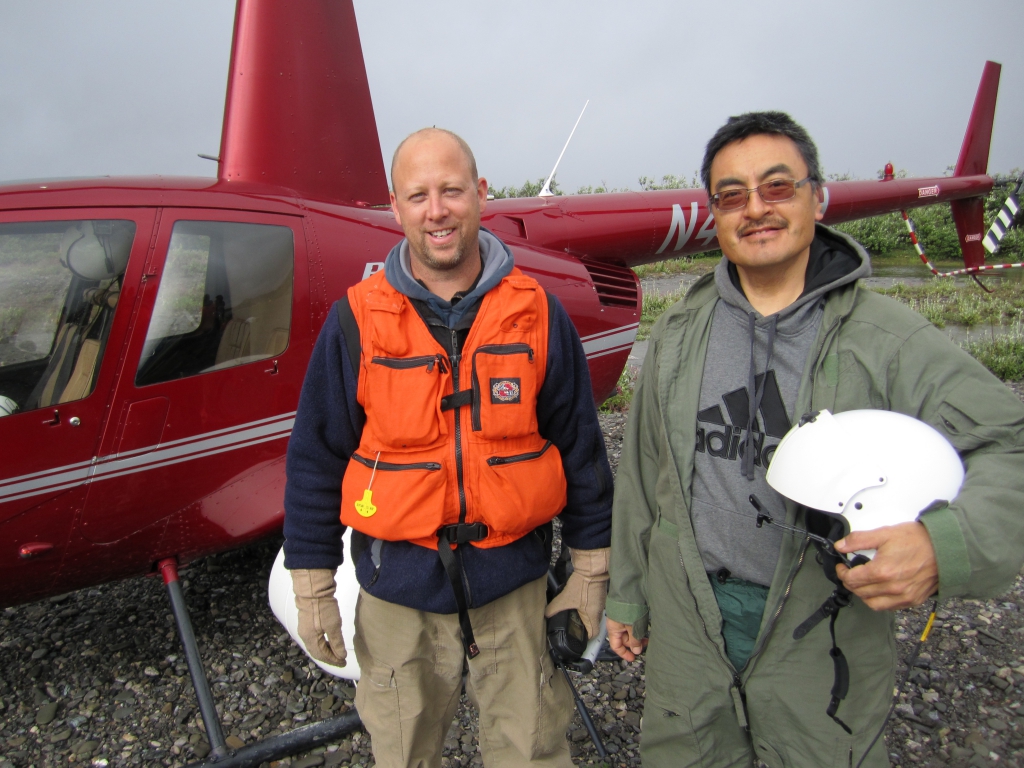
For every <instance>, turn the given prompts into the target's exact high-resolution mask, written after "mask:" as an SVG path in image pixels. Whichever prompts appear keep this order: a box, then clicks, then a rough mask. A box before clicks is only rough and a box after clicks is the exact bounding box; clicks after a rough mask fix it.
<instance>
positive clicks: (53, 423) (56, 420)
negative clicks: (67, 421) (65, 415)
mask: <svg viewBox="0 0 1024 768" xmlns="http://www.w3.org/2000/svg"><path fill="white" fill-rule="evenodd" d="M43 424H45V425H46V426H48V427H57V426H60V411H59V410H58V409H56V408H54V409H53V418H52V419H47V420H46V421H44V422H43Z"/></svg>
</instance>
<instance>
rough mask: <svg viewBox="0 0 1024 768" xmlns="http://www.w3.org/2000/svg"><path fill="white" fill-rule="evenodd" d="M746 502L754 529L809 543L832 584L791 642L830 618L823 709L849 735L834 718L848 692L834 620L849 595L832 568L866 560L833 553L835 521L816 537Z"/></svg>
mask: <svg viewBox="0 0 1024 768" xmlns="http://www.w3.org/2000/svg"><path fill="white" fill-rule="evenodd" d="M749 501H750V504H751V506H753V507H754V509H756V510H757V527H758V528H760V527H762V526H763V525H764V524H765V523H768V524H769V525H774V526H776V527H778V528H781V529H782V530H784V531H786V532H787V533H790V534H792V535H794V536H798V537H800V538H803V539H804V540H805V541H806V540H810V541H812V542H814V545H815V546H816V547H817V548H818V551H819V552H820V553H821V565H822V568H823V569H824V571H825V577H826V578H827V579H828V580H829V581H831V582H832V583H833V584H835V585H836V588H835V589H834V590H833V591H832V594H831V595H829V596H828V598H827V599H826V600H825V602H824V603H822V604H821V607H820V608H818V610H816V611H815V612H814V613H812V614H811V615H810V616H808V617H807V618H806V619H805V620H804V621H803V622H802V623H801V624H800V626H798V627H797V628H796V629H795V630H793V639H794V640H800V639H802V638H803V637H804V636H806V635H807V633H808V632H810V631H811V630H812V629H814V628H815V627H816V626H818V624H820V623H821V622H822V621H823V620H824V619H830V621H829V625H828V631H829V635H830V636H831V637H832V647H831V648H830V649H829V652H828V655H829V656H831V657H832V667H833V671H834V675H835V676H834V678H833V682H832V691H831V699H830V700H829V703H828V707H827V708H826V709H825V714H827V715H828V716H829V717H831V718H832V719H833V720H835V721H836V723H838V724H839V726H840V727H841V728H842V729H843V730H844V731H846V732H847V733H848V734H851V735H852V734H853V731H852V730H850V726H848V725H847V724H846V723H844V722H843V721H842V720H840V719H839V717H838V716H837V715H836V712H838V711H839V705H840V704H841V703H842V701H843V699H845V698H846V694H847V693H848V692H849V690H850V665H849V664H848V663H847V661H846V656H844V655H843V651H842V649H840V647H839V646H838V645H837V644H836V618H837V617H838V616H839V611H840V610H841V609H843V608H845V607H846V606H848V605H849V604H850V601H851V600H852V598H853V593H852V592H850V590H848V589H847V588H846V586H845V585H844V584H843V582H842V581H841V580H840V579H839V577H838V576H837V575H836V566H837V565H839V564H840V563H842V564H843V565H845V566H847V567H848V568H853V567H856V566H858V565H862V564H863V563H866V562H868V559H867V558H866V557H864V556H863V555H854V556H853V557H852V558H851V557H848V556H847V555H845V554H843V553H842V552H839V551H837V550H836V548H835V542H836V541H837V540H838V538H842V536H843V531H844V529H843V524H842V522H841V521H840V520H838V519H836V518H831V520H832V529H831V530H830V531H829V535H828V536H827V537H826V536H818V535H817V534H814V533H811V532H810V531H808V530H805V529H803V528H797V527H796V526H793V525H788V524H787V523H778V522H776V521H775V520H774V519H772V516H771V515H769V514H768V513H767V512H765V511H764V506H763V505H762V504H761V500H760V499H758V498H757V496H756V495H755V494H753V493H752V494H750V497H749Z"/></svg>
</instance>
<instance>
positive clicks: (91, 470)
mask: <svg viewBox="0 0 1024 768" xmlns="http://www.w3.org/2000/svg"><path fill="white" fill-rule="evenodd" d="M294 424H295V412H294V411H293V412H291V413H284V414H279V415H277V416H271V417H270V418H267V419H260V420H258V421H251V422H248V423H246V424H239V425H238V426H234V427H228V428H226V429H218V430H215V431H213V432H206V433H204V434H201V435H193V436H192V437H186V438H182V439H180V440H172V441H170V442H168V443H163V444H159V445H151V446H148V447H146V448H139V449H137V450H134V451H126V452H125V453H120V454H111V455H109V456H102V457H96V458H94V459H92V460H91V461H87V462H78V463H76V464H68V465H66V466H63V467H54V468H52V469H47V470H44V471H42V472H33V473H31V474H27V475H21V476H19V477H12V478H8V479H6V480H0V503H2V502H7V501H15V500H16V499H24V498H27V497H29V496H36V495H39V494H41V493H52V492H55V491H63V490H66V489H68V488H74V487H75V486H78V485H83V484H85V483H91V482H95V481H97V480H107V479H110V478H114V477H122V476H124V475H129V474H135V473H137V472H145V471H147V470H150V469H157V468H159V467H166V466H169V465H171V464H180V463H182V462H185V461H192V460H194V459H199V458H203V457H206V456H214V455H216V454H220V453H227V452H228V451H236V450H239V449H240V448H247V447H249V446H252V445H258V444H260V443H265V442H268V441H270V440H279V439H281V438H284V437H288V435H290V434H291V431H292V426H293V425H294Z"/></svg>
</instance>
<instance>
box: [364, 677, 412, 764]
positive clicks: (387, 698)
mask: <svg viewBox="0 0 1024 768" xmlns="http://www.w3.org/2000/svg"><path fill="white" fill-rule="evenodd" d="M355 704H356V711H358V712H359V717H360V719H361V720H362V721H363V723H364V724H365V726H366V730H367V731H369V732H370V733H376V734H377V735H378V738H376V739H373V756H374V759H375V760H376V762H378V763H381V764H383V765H403V764H404V762H405V756H404V746H403V738H402V712H401V706H400V702H399V698H398V683H397V682H396V681H395V671H394V670H393V669H392V668H391V667H389V666H387V665H386V664H381V663H379V662H377V661H374V662H373V664H371V665H370V668H369V670H366V671H365V672H364V673H363V675H362V677H361V678H360V680H359V684H358V685H357V686H356V701H355Z"/></svg>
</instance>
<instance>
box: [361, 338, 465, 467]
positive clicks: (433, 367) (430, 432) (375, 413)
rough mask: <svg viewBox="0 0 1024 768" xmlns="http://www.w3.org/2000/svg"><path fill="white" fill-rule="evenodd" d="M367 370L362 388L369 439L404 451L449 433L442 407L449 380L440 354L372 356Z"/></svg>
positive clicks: (429, 442)
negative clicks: (370, 433) (446, 383)
mask: <svg viewBox="0 0 1024 768" xmlns="http://www.w3.org/2000/svg"><path fill="white" fill-rule="evenodd" d="M365 371H366V376H365V385H364V386H360V391H361V393H362V395H363V407H364V409H365V410H366V424H367V427H366V428H367V429H369V430H371V431H372V435H373V440H372V442H374V443H376V444H377V445H379V446H380V447H381V448H385V449H387V448H391V449H402V448H409V447H417V446H427V445H433V444H434V443H435V442H437V441H438V439H439V438H440V437H441V436H442V435H444V434H447V428H446V426H445V419H444V418H443V417H442V415H441V411H440V408H441V392H442V389H443V387H444V384H445V381H446V379H447V378H448V364H447V363H446V361H445V359H444V357H443V356H442V355H420V356H417V357H383V356H379V355H375V356H373V357H372V358H370V362H369V364H368V365H366V366H365ZM362 383H363V382H360V384H362Z"/></svg>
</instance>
